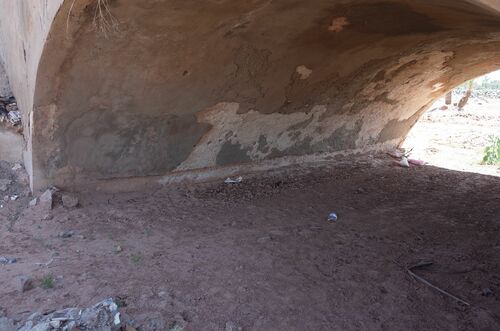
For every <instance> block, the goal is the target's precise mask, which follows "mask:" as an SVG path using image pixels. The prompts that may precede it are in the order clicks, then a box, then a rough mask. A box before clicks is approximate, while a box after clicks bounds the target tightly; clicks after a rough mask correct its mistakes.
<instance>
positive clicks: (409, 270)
mask: <svg viewBox="0 0 500 331" xmlns="http://www.w3.org/2000/svg"><path fill="white" fill-rule="evenodd" d="M432 264H433V263H432V262H422V263H419V264H416V265H414V266H412V267H410V268H407V269H406V271H407V272H408V273H409V274H410V276H412V277H413V278H415V279H416V280H418V281H420V282H422V283H424V284H425V285H427V286H429V287H431V288H433V289H435V290H436V291H438V292H439V293H441V294H444V295H446V296H447V297H450V298H452V299H454V300H455V301H457V302H460V303H461V304H464V305H466V306H470V304H469V303H468V302H466V301H464V300H462V299H460V298H458V297H456V296H454V295H453V294H450V293H448V292H446V291H445V290H443V289H441V288H439V287H437V286H436V285H433V284H431V283H429V282H428V281H427V280H425V279H424V278H422V277H420V276H419V275H417V274H416V273H415V272H413V271H414V270H417V269H422V268H425V267H429V266H431V265H432Z"/></svg>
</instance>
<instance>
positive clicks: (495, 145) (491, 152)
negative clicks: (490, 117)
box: [483, 137, 500, 165]
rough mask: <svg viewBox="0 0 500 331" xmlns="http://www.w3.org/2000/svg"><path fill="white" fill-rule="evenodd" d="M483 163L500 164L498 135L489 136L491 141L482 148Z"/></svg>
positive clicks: (499, 140) (499, 139) (499, 138)
mask: <svg viewBox="0 0 500 331" xmlns="http://www.w3.org/2000/svg"><path fill="white" fill-rule="evenodd" d="M483 164H489V165H495V164H500V137H491V143H490V145H488V146H487V147H486V148H485V149H484V157H483Z"/></svg>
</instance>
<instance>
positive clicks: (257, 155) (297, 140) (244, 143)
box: [176, 102, 357, 171]
mask: <svg viewBox="0 0 500 331" xmlns="http://www.w3.org/2000/svg"><path fill="white" fill-rule="evenodd" d="M239 108H240V105H239V104H238V103H234V102H233V103H231V102H223V103H219V104H217V105H215V106H214V107H212V108H209V109H207V110H206V111H204V112H201V113H199V114H198V122H200V123H207V124H210V125H211V126H212V129H211V130H210V131H209V132H208V133H207V134H205V135H204V136H203V137H202V139H200V141H199V142H198V144H197V145H196V146H195V148H194V149H193V151H192V152H191V154H190V156H189V157H188V158H187V159H186V160H185V161H184V162H183V163H182V164H181V165H180V166H179V167H177V169H176V171H179V170H188V169H196V168H205V167H212V166H216V165H221V162H222V164H228V163H229V162H228V161H234V162H238V161H237V160H236V159H234V158H232V157H231V156H230V155H229V154H228V152H231V153H230V154H234V155H239V156H240V158H239V162H245V161H249V160H262V159H265V158H268V157H273V155H276V154H279V153H280V152H283V151H287V150H290V149H293V148H299V149H300V152H301V153H302V154H308V153H310V152H311V148H312V147H313V146H320V145H322V144H325V142H328V140H329V139H330V140H331V139H332V135H334V134H335V132H336V130H338V129H340V128H342V130H355V129H356V125H357V124H356V121H352V120H349V119H352V117H348V115H338V116H331V117H327V118H325V117H323V116H322V115H323V114H325V112H326V111H327V107H326V106H325V105H316V106H313V107H312V108H311V109H310V111H308V112H300V113H292V114H280V113H272V114H261V113H259V112H258V111H255V110H250V111H248V112H246V113H242V114H239V113H238V110H239ZM337 132H338V131H337ZM263 137H264V138H265V142H264V139H263ZM354 140H355V139H353V144H354ZM221 154H222V155H221ZM241 157H243V158H241ZM233 159H234V160H233Z"/></svg>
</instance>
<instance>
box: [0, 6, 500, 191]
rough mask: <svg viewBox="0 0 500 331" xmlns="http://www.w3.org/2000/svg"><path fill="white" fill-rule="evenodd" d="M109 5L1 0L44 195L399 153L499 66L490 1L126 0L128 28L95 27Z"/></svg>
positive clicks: (498, 20)
mask: <svg viewBox="0 0 500 331" xmlns="http://www.w3.org/2000/svg"><path fill="white" fill-rule="evenodd" d="M99 3H102V2H99ZM103 3H106V2H103ZM96 6H97V5H96V2H95V1H91V0H82V1H77V2H74V1H71V0H54V1H48V2H47V1H45V2H43V1H42V2H39V1H35V2H34V1H31V0H19V1H3V2H2V3H1V5H0V10H1V11H2V12H12V13H16V15H12V16H13V17H12V18H11V19H10V20H4V21H2V22H0V44H1V45H5V47H2V49H1V50H0V57H2V58H3V59H4V61H5V63H6V66H5V68H6V70H7V72H8V73H9V76H11V77H10V78H11V79H10V81H11V85H12V87H13V89H14V92H15V94H16V97H17V98H18V101H19V107H20V109H21V111H23V112H24V114H23V119H24V121H23V123H24V125H25V130H24V132H25V133H26V136H25V138H26V141H27V151H26V153H25V160H26V163H27V164H26V169H27V170H28V171H29V172H30V176H31V182H32V187H33V188H35V189H40V188H43V187H47V186H50V185H52V184H54V185H60V186H61V187H64V188H74V187H76V188H78V187H79V186H80V185H94V184H95V183H97V182H104V181H108V180H116V179H119V178H127V180H129V179H130V178H137V177H145V176H163V175H165V174H168V173H175V172H177V171H181V170H182V171H184V170H197V169H206V168H214V167H221V166H235V165H240V164H244V163H252V162H256V161H262V160H269V159H275V158H282V157H291V156H293V157H301V156H304V155H308V154H316V153H331V152H336V151H346V150H347V151H352V150H363V149H367V148H382V147H387V146H395V145H397V144H398V143H400V142H401V140H402V139H403V138H404V137H405V135H406V133H407V132H408V130H409V129H410V128H411V127H412V125H414V123H415V122H416V121H417V120H418V117H419V116H420V114H421V113H422V111H423V110H425V107H426V105H428V104H429V103H430V102H431V101H432V100H433V99H435V98H436V97H438V96H439V95H441V94H444V93H445V92H446V91H448V90H449V89H450V88H452V87H454V86H456V85H458V84H460V83H462V82H464V81H466V80H468V79H470V78H473V77H475V76H478V75H481V74H485V73H487V72H489V71H492V70H494V69H497V68H500V64H499V63H498V58H499V56H500V12H499V8H500V5H498V4H497V3H496V2H493V1H490V0H470V1H466V0H443V1H439V4H437V3H435V2H432V1H425V0H415V1H403V0H394V1H388V2H375V3H374V2H373V1H367V0H366V1H354V0H352V1H321V0H311V1H302V2H296V3H293V4H290V2H289V1H287V0H276V1H264V0H263V1H250V2H249V1H243V0H235V1H205V2H202V3H200V4H198V5H196V6H192V5H190V4H188V3H185V4H181V5H179V4H177V3H175V2H174V1H171V0H166V1H156V0H144V1H141V2H137V1H135V0H122V1H116V2H113V5H112V6H110V8H109V9H110V11H111V14H112V15H113V17H115V18H116V21H117V22H119V24H118V26H117V27H116V28H117V29H116V30H117V31H116V33H114V32H113V31H107V32H106V31H96V29H94V28H92V24H95V22H94V21H93V17H94V13H95V12H94V10H98V9H99V7H96ZM283 8H286V10H283ZM70 10H71V13H70ZM196 17H200V18H202V19H200V20H199V22H198V23H197V24H196V27H193V19H195V18H196ZM28 18H30V19H28ZM131 27H133V28H131ZM18 30H20V31H18ZM49 31H50V38H46V36H47V34H48V33H49ZM26 45H28V46H29V47H26ZM96 45H97V46H96ZM96 47H97V48H98V49H99V52H95V49H96ZM19 50H23V51H22V54H23V56H19ZM26 50H28V51H26ZM90 58H92V59H93V61H89V59H90ZM32 110H33V111H32ZM28 119H29V120H28ZM276 164H279V163H276Z"/></svg>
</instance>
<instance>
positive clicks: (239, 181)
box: [224, 176, 243, 184]
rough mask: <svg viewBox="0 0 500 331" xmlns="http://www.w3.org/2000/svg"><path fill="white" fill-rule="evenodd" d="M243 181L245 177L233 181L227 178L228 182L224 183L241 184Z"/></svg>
mask: <svg viewBox="0 0 500 331" xmlns="http://www.w3.org/2000/svg"><path fill="white" fill-rule="evenodd" d="M242 181H243V177H241V176H240V177H238V178H235V179H232V178H230V177H228V178H226V180H225V181H224V183H226V184H239V183H241V182H242Z"/></svg>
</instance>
